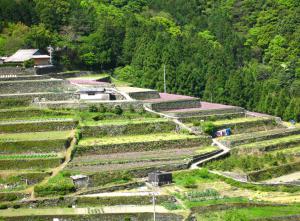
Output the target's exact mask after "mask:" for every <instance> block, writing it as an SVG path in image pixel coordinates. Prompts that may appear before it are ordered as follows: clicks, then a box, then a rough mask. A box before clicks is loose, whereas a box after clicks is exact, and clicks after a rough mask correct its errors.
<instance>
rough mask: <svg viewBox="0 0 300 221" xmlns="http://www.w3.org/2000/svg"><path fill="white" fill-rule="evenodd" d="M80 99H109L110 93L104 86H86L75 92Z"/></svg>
mask: <svg viewBox="0 0 300 221" xmlns="http://www.w3.org/2000/svg"><path fill="white" fill-rule="evenodd" d="M77 93H78V94H79V97H80V100H102V101H103V100H104V101H108V100H110V94H109V93H106V90H105V88H87V89H82V90H80V91H78V92H77Z"/></svg>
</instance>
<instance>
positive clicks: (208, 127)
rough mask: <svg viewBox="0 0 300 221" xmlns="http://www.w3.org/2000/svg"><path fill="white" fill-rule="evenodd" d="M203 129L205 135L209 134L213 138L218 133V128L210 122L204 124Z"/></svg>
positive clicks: (202, 124)
mask: <svg viewBox="0 0 300 221" xmlns="http://www.w3.org/2000/svg"><path fill="white" fill-rule="evenodd" d="M201 129H202V131H203V132H204V133H207V134H209V135H211V136H213V135H214V134H215V132H216V131H217V127H216V126H215V125H214V124H213V122H210V121H206V122H205V121H204V122H202V123H201Z"/></svg>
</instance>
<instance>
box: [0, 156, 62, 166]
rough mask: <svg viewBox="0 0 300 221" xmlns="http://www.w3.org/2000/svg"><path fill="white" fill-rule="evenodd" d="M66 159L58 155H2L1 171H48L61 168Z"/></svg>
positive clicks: (0, 161)
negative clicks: (48, 169)
mask: <svg viewBox="0 0 300 221" xmlns="http://www.w3.org/2000/svg"><path fill="white" fill-rule="evenodd" d="M63 159H64V157H63V156H62V155H58V154H53V153H50V154H33V155H32V154H30V155H0V170H8V169H9V170H12V169H25V170H26V169H27V170H28V169H47V168H54V167H57V166H59V165H60V164H61V163H62V161H63Z"/></svg>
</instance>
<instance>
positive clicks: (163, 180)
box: [148, 171, 172, 186]
mask: <svg viewBox="0 0 300 221" xmlns="http://www.w3.org/2000/svg"><path fill="white" fill-rule="evenodd" d="M148 182H149V183H151V184H152V185H154V186H162V185H166V184H170V183H172V173H170V172H163V171H156V172H152V173H149V174H148Z"/></svg>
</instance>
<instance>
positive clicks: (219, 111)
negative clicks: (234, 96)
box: [168, 107, 245, 118]
mask: <svg viewBox="0 0 300 221" xmlns="http://www.w3.org/2000/svg"><path fill="white" fill-rule="evenodd" d="M240 113H243V114H245V109H244V108H241V107H232V108H222V109H208V110H205V109H203V110H195V111H186V112H168V114H169V115H171V116H174V117H179V118H185V117H196V116H197V117H201V116H203V117H204V116H206V115H208V116H210V115H221V114H222V115H224V114H226V115H230V114H240Z"/></svg>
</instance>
